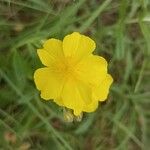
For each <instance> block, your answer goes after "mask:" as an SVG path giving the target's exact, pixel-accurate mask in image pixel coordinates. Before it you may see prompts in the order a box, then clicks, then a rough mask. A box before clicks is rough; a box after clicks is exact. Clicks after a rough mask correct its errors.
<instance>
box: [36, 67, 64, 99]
mask: <svg viewBox="0 0 150 150" xmlns="http://www.w3.org/2000/svg"><path fill="white" fill-rule="evenodd" d="M34 81H35V84H36V87H37V89H38V90H40V91H41V97H42V98H43V99H45V100H49V99H57V98H58V97H60V92H61V90H62V87H63V80H62V79H61V78H60V77H59V76H58V75H56V74H55V73H53V72H52V71H51V70H50V69H49V68H40V69H37V70H36V71H35V73H34Z"/></svg>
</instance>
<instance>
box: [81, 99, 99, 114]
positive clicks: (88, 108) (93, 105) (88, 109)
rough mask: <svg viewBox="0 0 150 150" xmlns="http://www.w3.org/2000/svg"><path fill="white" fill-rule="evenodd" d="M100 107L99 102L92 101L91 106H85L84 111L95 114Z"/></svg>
mask: <svg viewBox="0 0 150 150" xmlns="http://www.w3.org/2000/svg"><path fill="white" fill-rule="evenodd" d="M97 107H98V101H92V103H91V104H88V105H86V106H84V108H83V111H85V112H93V111H95V110H96V109H97Z"/></svg>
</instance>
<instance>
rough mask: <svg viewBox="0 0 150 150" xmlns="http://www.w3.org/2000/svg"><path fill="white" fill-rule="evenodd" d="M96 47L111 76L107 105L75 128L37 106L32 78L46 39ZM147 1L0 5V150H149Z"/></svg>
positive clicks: (26, 0)
mask: <svg viewBox="0 0 150 150" xmlns="http://www.w3.org/2000/svg"><path fill="white" fill-rule="evenodd" d="M73 31H79V32H80V33H82V34H85V35H88V36H90V37H91V38H92V39H94V40H95V41H96V44H97V47H96V51H95V53H96V54H98V55H101V56H103V57H105V59H106V60H107V61H108V62H109V73H110V74H111V75H112V76H113V78H114V83H113V85H112V86H111V89H110V94H109V97H108V99H107V101H106V102H104V103H101V104H100V105H99V108H98V109H97V111H95V112H94V113H90V114H88V113H86V114H84V116H83V119H82V121H81V122H73V123H67V122H65V121H64V120H63V111H62V108H60V107H59V106H57V105H55V104H54V103H51V101H44V100H42V99H41V98H40V97H39V92H38V90H37V89H36V88H35V84H34V81H33V73H34V71H35V70H36V69H37V68H40V67H42V64H41V62H40V60H39V58H38V57H37V53H36V49H37V48H40V47H41V46H42V43H43V41H45V40H46V39H48V38H51V37H53V38H58V39H63V37H64V36H65V35H66V34H69V33H72V32H73ZM149 56H150V1H149V0H130V1H128V0H119V1H118V0H0V150H148V149H149V147H150V145H149V143H150V130H149V127H150V124H149V123H150V120H149V118H150V111H149V110H150V62H148V61H149V60H150V57H149Z"/></svg>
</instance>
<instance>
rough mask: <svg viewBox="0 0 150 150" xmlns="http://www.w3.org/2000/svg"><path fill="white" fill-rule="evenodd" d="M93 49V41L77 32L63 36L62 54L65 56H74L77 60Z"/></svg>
mask: <svg viewBox="0 0 150 150" xmlns="http://www.w3.org/2000/svg"><path fill="white" fill-rule="evenodd" d="M94 49H95V42H94V41H93V40H92V39H90V38H89V37H87V36H84V35H81V34H80V33H78V32H74V33H72V34H70V35H67V36H65V38H64V40H63V52H64V55H65V56H66V57H74V58H76V60H77V61H78V60H80V59H81V58H83V57H85V56H86V55H88V54H90V53H92V52H93V51H94Z"/></svg>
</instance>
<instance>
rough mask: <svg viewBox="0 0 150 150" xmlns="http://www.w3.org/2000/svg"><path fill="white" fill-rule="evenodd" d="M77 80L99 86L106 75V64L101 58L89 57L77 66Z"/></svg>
mask: <svg viewBox="0 0 150 150" xmlns="http://www.w3.org/2000/svg"><path fill="white" fill-rule="evenodd" d="M77 74H78V78H79V79H80V80H82V81H84V82H86V83H89V84H90V85H99V83H100V82H101V81H102V80H103V79H104V78H105V76H106V74H107V62H106V60H105V59H104V58H103V57H100V56H96V55H89V56H88V57H86V58H84V59H83V60H82V61H81V62H79V63H78V65H77Z"/></svg>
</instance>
